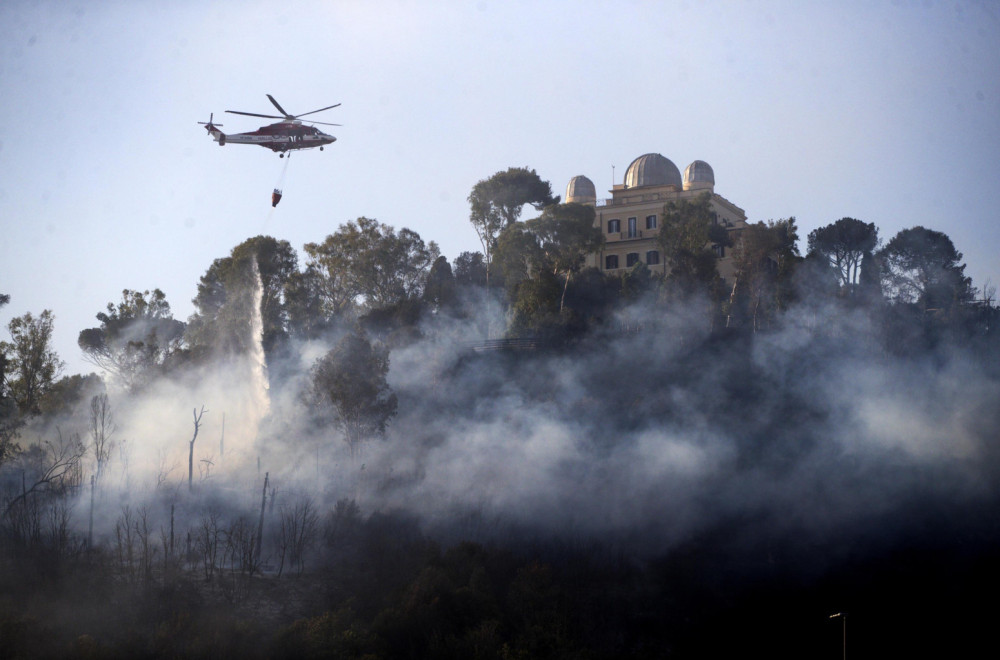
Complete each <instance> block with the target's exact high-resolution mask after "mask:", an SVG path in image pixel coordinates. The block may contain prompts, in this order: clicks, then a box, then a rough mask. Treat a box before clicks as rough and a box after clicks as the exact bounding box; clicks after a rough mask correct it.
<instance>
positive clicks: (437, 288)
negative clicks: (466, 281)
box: [424, 257, 457, 312]
mask: <svg viewBox="0 0 1000 660" xmlns="http://www.w3.org/2000/svg"><path fill="white" fill-rule="evenodd" d="M455 286H456V285H455V276H454V274H452V272H451V264H449V263H448V259H447V258H446V257H438V258H437V260H435V261H434V265H433V266H431V270H430V272H429V273H428V274H427V283H426V284H425V285H424V303H425V304H427V305H428V306H430V308H431V309H432V310H433V311H435V312H440V311H445V310H450V309H453V308H454V306H455V304H456V302H457V293H456V290H455Z"/></svg>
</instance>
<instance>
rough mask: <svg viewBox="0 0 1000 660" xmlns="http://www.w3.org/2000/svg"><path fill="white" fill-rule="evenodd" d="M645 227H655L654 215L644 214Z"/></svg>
mask: <svg viewBox="0 0 1000 660" xmlns="http://www.w3.org/2000/svg"><path fill="white" fill-rule="evenodd" d="M646 229H656V216H655V215H647V216H646Z"/></svg>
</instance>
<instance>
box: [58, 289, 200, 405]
mask: <svg viewBox="0 0 1000 660" xmlns="http://www.w3.org/2000/svg"><path fill="white" fill-rule="evenodd" d="M97 320H98V321H100V322H101V325H100V327H97V328H89V329H87V330H82V331H81V332H80V336H79V338H78V339H77V344H78V345H79V346H80V349H81V350H82V351H83V354H84V358H85V359H86V360H87V361H88V362H90V363H91V364H93V365H94V366H96V367H98V368H100V369H104V370H105V371H107V372H108V373H110V374H111V375H112V376H114V377H116V378H117V379H118V380H119V381H120V382H121V383H122V385H123V386H124V387H125V389H126V390H130V391H131V390H134V389H136V388H137V387H140V386H141V385H142V384H143V383H145V382H146V381H147V379H148V378H149V377H150V375H151V374H152V373H153V371H154V370H155V369H156V368H158V367H161V366H162V365H163V364H164V362H165V361H166V360H167V358H168V357H169V356H170V355H171V354H172V353H173V352H174V351H176V350H178V349H179V348H180V345H181V341H182V338H183V336H184V328H185V324H184V323H183V322H182V321H177V320H174V317H173V315H172V314H171V312H170V303H168V302H167V297H166V295H165V294H164V293H163V292H162V291H160V290H159V289H153V291H152V292H150V291H142V292H139V291H132V290H130V289H125V290H124V291H122V299H121V302H119V303H118V305H117V306H116V305H115V304H114V303H108V306H107V311H106V312H99V313H98V314H97Z"/></svg>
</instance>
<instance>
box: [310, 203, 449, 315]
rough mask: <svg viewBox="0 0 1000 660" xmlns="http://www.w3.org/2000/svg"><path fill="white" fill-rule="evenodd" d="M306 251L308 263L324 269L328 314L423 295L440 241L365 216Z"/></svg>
mask: <svg viewBox="0 0 1000 660" xmlns="http://www.w3.org/2000/svg"><path fill="white" fill-rule="evenodd" d="M305 251H306V254H308V255H309V262H308V264H307V265H308V267H309V268H313V269H315V271H316V272H318V273H319V274H320V279H319V280H318V282H317V283H318V284H319V292H318V295H319V299H320V301H321V302H320V306H321V309H322V311H323V313H324V314H326V315H327V316H329V317H334V316H337V315H339V314H342V313H343V312H344V311H345V310H347V309H349V308H350V307H351V306H352V305H354V304H358V305H360V306H361V307H363V308H365V309H367V310H369V311H370V310H374V309H378V308H380V307H388V306H391V305H396V304H399V303H401V302H403V301H405V300H412V299H415V298H419V297H420V295H421V293H422V292H423V287H424V284H425V282H426V279H427V274H428V272H429V270H430V267H431V265H432V264H433V263H434V261H435V260H436V259H437V258H438V256H439V251H438V247H437V244H436V243H434V241H431V242H430V243H428V244H426V245H425V244H424V241H423V240H422V239H421V238H420V235H419V234H418V233H417V232H415V231H413V230H410V229H405V228H404V229H401V230H399V232H396V230H395V229H393V228H392V227H390V226H389V225H385V224H382V223H380V222H378V221H377V220H373V219H371V218H364V217H362V218H358V219H357V220H355V221H353V222H349V223H347V224H345V225H341V227H340V229H338V230H337V232H336V233H334V234H330V235H329V236H327V237H326V240H324V241H323V242H322V243H307V244H306V246H305Z"/></svg>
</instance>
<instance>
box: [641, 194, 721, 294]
mask: <svg viewBox="0 0 1000 660" xmlns="http://www.w3.org/2000/svg"><path fill="white" fill-rule="evenodd" d="M711 201H712V200H711V195H710V194H708V193H702V194H701V195H698V197H696V198H694V199H693V200H691V199H682V200H680V201H678V202H670V203H669V204H667V205H666V206H665V207H664V210H663V220H662V224H661V225H660V232H659V234H658V235H657V242H658V244H659V246H660V249H661V250H662V252H663V259H664V263H665V264H666V265H667V268H668V274H669V277H668V278H667V279H666V280H665V282H664V287H665V289H664V293H665V295H666V297H667V298H668V299H670V300H690V299H691V298H693V297H695V296H708V297H709V298H710V299H711V300H718V299H719V297H720V295H721V285H722V282H721V279H720V277H719V274H718V271H717V269H716V260H717V259H716V254H715V252H714V251H713V250H712V246H713V245H714V246H719V247H720V248H722V249H724V248H726V247H729V246H730V245H732V241H731V239H730V237H729V233H728V232H727V231H726V228H725V227H723V226H722V225H720V224H718V222H717V220H716V217H717V216H716V214H715V212H714V211H713V210H712V204H711Z"/></svg>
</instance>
